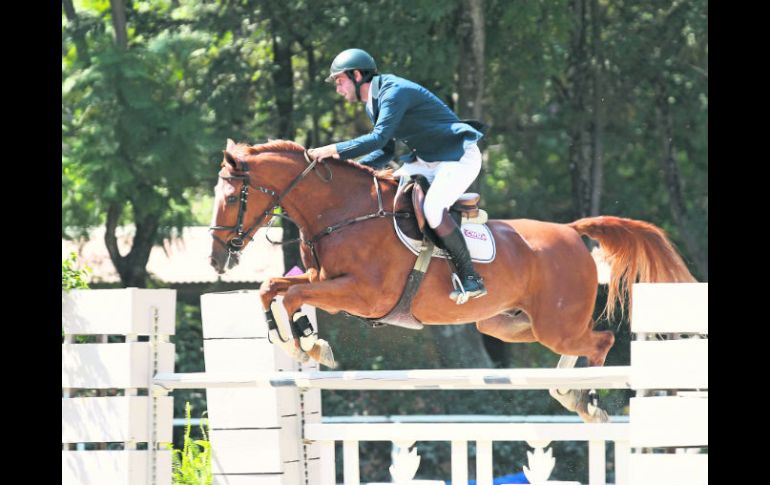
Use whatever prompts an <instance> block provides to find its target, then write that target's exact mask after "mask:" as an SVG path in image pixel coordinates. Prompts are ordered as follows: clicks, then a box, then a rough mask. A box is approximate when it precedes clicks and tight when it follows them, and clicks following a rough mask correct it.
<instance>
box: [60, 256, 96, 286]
mask: <svg viewBox="0 0 770 485" xmlns="http://www.w3.org/2000/svg"><path fill="white" fill-rule="evenodd" d="M90 272H91V268H89V267H88V266H85V265H83V266H82V267H80V268H78V255H77V253H75V252H74V251H73V252H71V253H70V255H69V256H68V257H67V258H65V259H63V260H62V262H61V289H62V290H65V291H66V290H71V289H73V288H88V282H87V278H88V273H90Z"/></svg>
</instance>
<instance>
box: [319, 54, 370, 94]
mask: <svg viewBox="0 0 770 485" xmlns="http://www.w3.org/2000/svg"><path fill="white" fill-rule="evenodd" d="M356 69H357V70H359V71H361V74H362V75H363V77H362V78H361V82H357V81H356V78H355V76H354V75H353V71H355V70H356ZM341 72H344V73H345V75H347V76H348V78H350V80H351V81H353V84H354V85H355V86H356V98H357V99H358V100H359V101H361V85H362V84H366V83H368V82H369V81H371V80H372V78H373V77H374V76H375V75H376V74H377V63H376V62H374V58H373V57H372V56H370V55H369V53H368V52H366V51H365V50H362V49H347V50H344V51H342V52H340V53H339V54H337V57H335V58H334V60H333V61H332V65H331V67H330V68H329V77H327V78H326V81H327V82H333V81H334V76H336V75H337V74H339V73H341Z"/></svg>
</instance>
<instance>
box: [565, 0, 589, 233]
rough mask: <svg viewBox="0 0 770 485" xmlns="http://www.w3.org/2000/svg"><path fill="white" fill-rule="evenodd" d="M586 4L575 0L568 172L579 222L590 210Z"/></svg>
mask: <svg viewBox="0 0 770 485" xmlns="http://www.w3.org/2000/svg"><path fill="white" fill-rule="evenodd" d="M586 1H587V0H573V1H572V2H571V4H570V6H571V8H572V11H573V13H574V18H575V21H574V26H573V29H572V39H571V42H570V53H569V66H568V69H569V75H568V77H569V83H568V85H569V88H568V89H569V93H570V94H569V107H570V120H571V123H570V128H569V136H570V139H571V142H570V146H569V153H568V155H569V172H570V179H571V180H572V203H573V207H574V210H575V213H576V216H577V218H581V217H586V216H588V215H589V213H590V209H591V163H590V160H591V154H590V152H591V150H590V144H591V141H590V131H589V130H588V129H587V127H586V124H587V123H586V113H587V106H586V104H587V103H586V99H587V98H588V90H589V88H588V81H589V72H588V66H589V55H588V49H587V42H588V41H587V37H588V35H587V30H588V22H587V20H586V16H587V13H586V11H587V6H586Z"/></svg>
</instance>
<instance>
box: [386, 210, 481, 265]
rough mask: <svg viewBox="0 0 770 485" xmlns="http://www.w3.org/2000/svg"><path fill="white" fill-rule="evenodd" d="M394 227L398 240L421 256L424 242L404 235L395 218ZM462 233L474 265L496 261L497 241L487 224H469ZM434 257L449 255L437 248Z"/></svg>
mask: <svg viewBox="0 0 770 485" xmlns="http://www.w3.org/2000/svg"><path fill="white" fill-rule="evenodd" d="M393 225H394V226H395V228H396V234H398V238H399V239H400V240H401V242H402V243H404V246H406V247H407V248H409V250H410V251H412V252H413V253H414V254H415V255H418V254H420V250H421V249H422V241H420V240H418V239H412V238H411V237H409V236H407V235H406V234H404V233H403V232H402V231H401V228H399V227H398V223H397V222H396V218H395V217H394V218H393ZM462 232H463V236H465V243H466V244H467V245H468V252H470V254H471V259H472V260H473V262H474V263H491V262H492V261H494V260H495V239H494V237H492V232H491V231H490V230H489V228H488V227H487V226H486V224H474V223H472V222H468V223H465V224H463V225H462ZM433 257H434V258H435V257H439V258H446V257H447V253H446V251H444V250H443V249H439V248H438V247H436V248H434V249H433Z"/></svg>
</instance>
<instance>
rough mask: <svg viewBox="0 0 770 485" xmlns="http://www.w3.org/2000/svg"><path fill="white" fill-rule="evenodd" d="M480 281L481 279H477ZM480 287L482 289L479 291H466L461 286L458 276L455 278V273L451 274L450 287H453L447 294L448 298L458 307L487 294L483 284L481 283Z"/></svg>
mask: <svg viewBox="0 0 770 485" xmlns="http://www.w3.org/2000/svg"><path fill="white" fill-rule="evenodd" d="M481 281H482V280H481V278H479V282H481ZM481 285H482V287H481V289H480V290H475V291H467V290H466V289H465V286H463V284H462V280H461V279H460V277H459V276H457V273H452V286H453V287H454V290H453V291H452V292H451V293H449V298H450V299H451V300H453V301H454V302H455V303H457V304H458V305H462V304H464V303H467V302H468V300H470V299H472V298H481V297H482V296H484V295H486V294H487V290H486V288H484V284H483V283H481Z"/></svg>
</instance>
